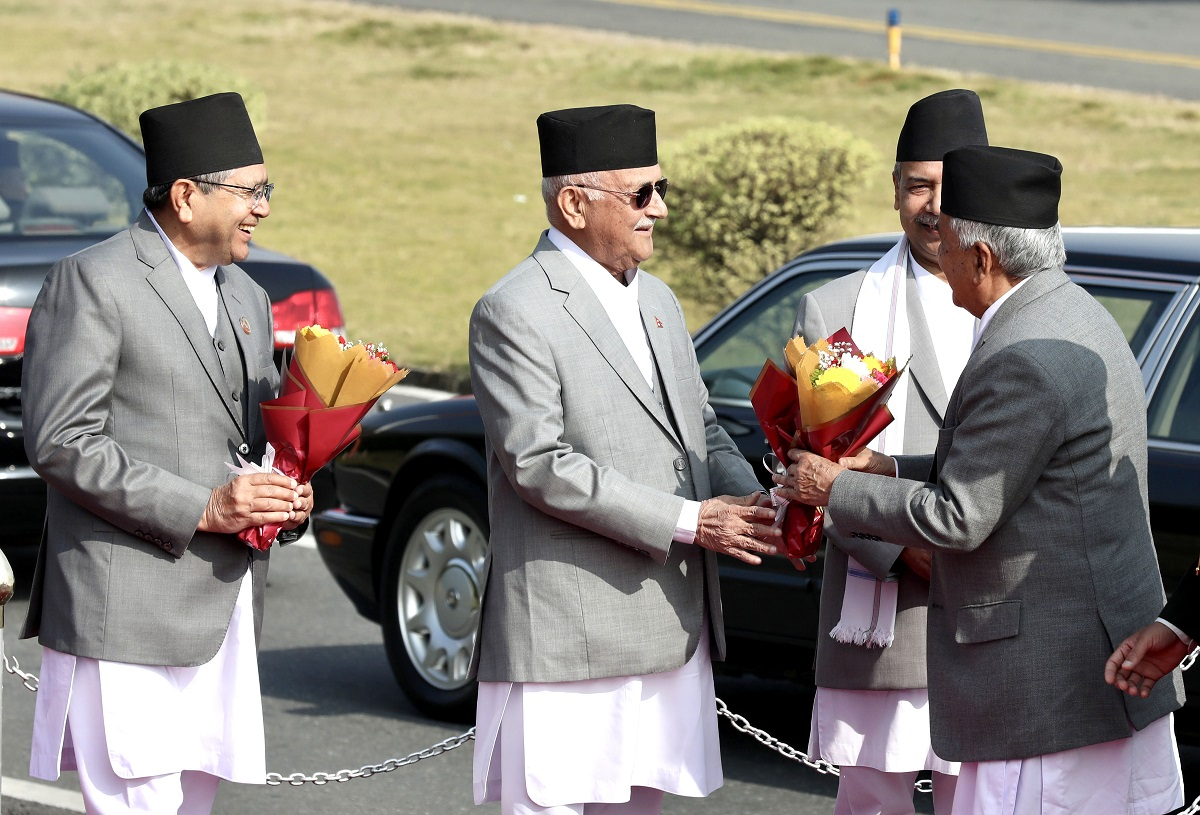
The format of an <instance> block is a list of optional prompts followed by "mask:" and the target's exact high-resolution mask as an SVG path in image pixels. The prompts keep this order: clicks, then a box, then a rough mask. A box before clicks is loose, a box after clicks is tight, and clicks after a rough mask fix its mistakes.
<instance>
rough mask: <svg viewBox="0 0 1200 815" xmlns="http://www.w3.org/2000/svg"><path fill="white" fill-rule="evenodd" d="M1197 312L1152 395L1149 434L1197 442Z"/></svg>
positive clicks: (1199, 326)
mask: <svg viewBox="0 0 1200 815" xmlns="http://www.w3.org/2000/svg"><path fill="white" fill-rule="evenodd" d="M1198 355H1200V316H1198V315H1197V314H1193V315H1192V320H1191V323H1190V324H1189V325H1188V327H1187V329H1186V330H1185V331H1184V333H1183V336H1181V337H1180V339H1179V343H1178V344H1177V345H1176V346H1175V349H1174V351H1172V352H1171V358H1170V360H1169V361H1168V362H1167V366H1166V368H1165V369H1164V370H1163V375H1162V378H1161V379H1160V380H1159V383H1158V387H1157V388H1155V390H1154V397H1153V399H1152V400H1151V402H1150V411H1149V413H1148V414H1147V423H1148V430H1149V435H1150V438H1152V439H1168V440H1170V441H1179V442H1191V443H1195V444H1200V365H1198V364H1197V356H1198Z"/></svg>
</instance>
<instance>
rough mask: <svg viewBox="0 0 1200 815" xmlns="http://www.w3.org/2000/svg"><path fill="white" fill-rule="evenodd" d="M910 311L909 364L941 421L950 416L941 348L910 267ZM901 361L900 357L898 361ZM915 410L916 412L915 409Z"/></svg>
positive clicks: (908, 298) (910, 369)
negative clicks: (910, 355)
mask: <svg viewBox="0 0 1200 815" xmlns="http://www.w3.org/2000/svg"><path fill="white" fill-rule="evenodd" d="M905 285H906V287H907V290H906V292H905V297H904V300H905V303H906V304H907V305H906V310H907V312H908V338H909V339H908V341H909V351H910V352H911V353H912V360H911V361H910V362H909V363H908V374H909V376H911V377H912V379H913V384H914V385H915V386H916V387H917V388H919V389H920V391H921V393H923V394H924V395H925V398H926V399H928V400H929V404H931V405H933V408H934V410H936V411H937V416H938V420H939V421H940V420H941V419H942V417H944V416H945V415H946V402H947V395H946V386H945V384H944V383H943V381H942V372H941V369H940V367H939V365H938V359H937V349H936V348H935V347H934V345H933V338H932V337H931V336H930V335H929V323H928V322H927V321H926V320H925V309H923V308H921V294H920V292H919V291H918V290H917V279H916V277H914V276H913V273H912V269H911V268H910V269H909V270H908V280H907V281H906V283H905ZM897 361H898V362H899V360H897ZM914 413H915V412H914Z"/></svg>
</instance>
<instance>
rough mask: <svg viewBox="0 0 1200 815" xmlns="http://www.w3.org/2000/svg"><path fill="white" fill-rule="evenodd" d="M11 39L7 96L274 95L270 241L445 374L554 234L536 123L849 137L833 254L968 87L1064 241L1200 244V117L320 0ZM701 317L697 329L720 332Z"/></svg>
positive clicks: (102, 4)
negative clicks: (906, 146) (947, 97)
mask: <svg viewBox="0 0 1200 815" xmlns="http://www.w3.org/2000/svg"><path fill="white" fill-rule="evenodd" d="M0 20H3V25H2V26H0V87H7V88H13V89H17V90H23V91H28V92H34V93H38V92H45V91H46V90H47V89H49V88H52V87H54V86H56V85H59V84H61V83H62V82H63V81H65V80H66V79H67V77H68V75H69V73H70V72H71V71H72V70H73V69H75V70H82V71H87V70H94V69H95V68H98V67H100V66H104V65H108V64H111V63H114V62H118V61H132V60H142V59H144V60H147V61H150V60H178V59H187V60H190V61H211V62H213V63H214V64H217V65H220V66H221V67H223V68H224V69H226V70H229V71H233V72H235V73H236V74H237V75H239V76H241V77H243V78H245V79H247V80H249V81H251V82H253V83H255V84H256V85H258V86H259V87H261V88H262V90H263V91H265V93H266V95H267V100H268V104H267V111H268V112H267V117H266V121H265V122H259V123H258V124H259V131H260V137H261V140H262V142H263V148H264V152H265V153H266V156H267V164H268V167H269V170H270V174H271V179H272V181H274V182H276V183H277V184H278V189H277V190H276V194H275V198H274V199H273V201H272V215H271V218H270V219H269V220H268V221H266V222H265V223H264V225H263V227H262V228H261V229H260V230H259V232H258V233H257V235H258V237H259V239H260V240H261V241H262V243H263V244H264V245H266V246H270V247H272V248H275V249H279V250H282V251H285V252H288V253H290V254H293V255H296V256H298V257H302V258H304V259H306V260H308V261H311V262H313V263H315V264H316V265H317V266H319V267H320V268H321V269H322V270H323V271H324V272H325V273H326V274H327V275H329V277H330V278H332V279H333V281H334V282H335V284H336V285H337V287H338V291H339V294H340V295H341V298H342V303H343V307H344V309H345V313H346V318H347V323H348V328H349V331H350V333H351V335H352V336H354V337H361V338H363V339H368V340H375V339H381V340H383V341H385V342H386V343H387V344H388V346H389V348H391V350H392V351H393V353H394V354H395V355H396V356H397V357H398V358H399V359H401V360H403V361H405V362H406V363H407V364H409V365H412V366H416V367H419V368H425V369H457V370H461V368H462V367H463V366H464V365H465V362H466V336H467V320H468V316H469V314H470V310H471V306H472V305H473V304H474V302H475V300H476V299H477V298H478V297H479V295H480V294H481V293H482V292H483V291H484V290H485V289H486V288H487V286H488V285H489V284H490V283H491V282H492V281H494V280H495V279H496V278H497V277H499V276H500V275H501V274H503V273H504V272H505V271H506V270H507V269H509V268H510V267H511V266H513V265H514V264H515V263H516V262H517V261H519V260H520V259H521V258H522V257H524V256H525V255H526V254H528V252H529V250H530V249H531V248H532V247H533V245H534V242H535V240H536V237H537V234H538V232H539V231H540V230H541V229H542V228H543V226H544V213H543V210H542V205H541V200H540V193H539V183H540V178H539V175H540V173H539V164H538V147H537V133H536V129H535V126H534V120H535V119H536V117H537V115H538V114H539V113H541V112H542V111H545V110H551V109H554V108H560V107H570V106H577V105H589V104H607V103H613V102H633V103H636V104H640V105H643V106H645V107H649V108H653V109H654V110H655V111H657V114H658V127H659V139H660V142H662V143H666V142H670V141H672V140H677V139H681V138H683V137H684V136H685V135H687V134H688V133H690V132H692V131H694V130H696V129H700V128H708V127H712V126H715V125H718V124H722V123H725V122H729V121H733V120H737V119H741V118H746V117H757V116H763V115H783V116H794V117H799V118H807V119H815V120H823V121H827V122H830V123H832V124H835V125H839V126H841V127H844V128H847V129H849V130H850V131H852V132H854V133H855V134H856V135H858V136H861V137H862V138H864V139H866V140H867V141H869V142H870V143H871V144H872V145H873V146H874V147H875V148H876V149H877V150H878V151H879V154H880V165H879V167H878V168H875V169H874V170H873V171H872V172H871V174H870V178H869V180H868V182H867V184H866V185H864V187H863V188H862V189H861V190H860V191H859V193H858V195H857V197H856V202H855V205H854V206H853V207H852V210H851V212H852V214H851V216H850V217H847V218H846V219H844V220H843V221H841V222H838V223H836V224H834V225H833V227H832V229H831V231H830V233H829V234H828V236H827V237H829V238H835V237H844V236H849V235H854V234H860V233H864V232H878V231H885V230H892V229H895V228H897V221H896V216H895V213H894V212H893V211H892V207H891V204H892V192H891V182H890V174H889V173H890V159H891V157H892V155H893V154H894V144H895V138H896V134H897V132H898V131H899V128H900V125H901V123H902V122H903V119H904V114H905V112H906V111H907V108H908V106H909V105H910V104H911V103H912V102H913V101H915V100H916V99H918V98H920V97H921V96H924V95H926V94H928V93H932V92H934V91H937V90H941V89H944V88H948V87H962V86H966V87H972V88H974V89H976V90H977V91H978V92H979V93H980V96H981V97H982V98H983V101H984V108H985V112H986V114H987V117H988V127H989V131H990V133H991V137H992V142H993V143H994V144H1003V145H1008V146H1013V147H1022V148H1026V149H1032V150H1039V151H1043V152H1048V153H1053V154H1055V155H1057V156H1059V157H1060V158H1061V159H1062V161H1063V164H1064V166H1065V168H1066V171H1065V173H1064V177H1063V187H1064V193H1063V204H1062V217H1063V222H1064V223H1066V224H1130V225H1196V224H1197V221H1198V218H1197V215H1198V212H1200V206H1198V204H1197V197H1196V190H1197V189H1200V150H1197V148H1196V145H1197V144H1200V105H1197V104H1195V103H1188V102H1179V101H1171V100H1166V99H1159V98H1149V97H1141V96H1135V95H1130V94H1119V93H1112V92H1101V91H1092V90H1083V89H1078V88H1068V87H1058V86H1049V85H1035V84H1030V83H1021V82H1015V81H1008V80H1000V79H993V78H986V77H978V76H963V75H958V74H951V73H935V72H929V71H921V72H914V71H902V72H898V73H894V72H891V71H889V70H887V68H886V67H884V66H883V65H881V64H880V63H869V62H853V61H848V60H838V59H831V58H829V57H808V58H806V57H798V56H785V55H773V54H764V53H761V52H751V51H739V50H734V49H718V48H707V47H706V48H700V47H692V46H687V45H681V44H672V43H665V42H659V41H650V40H645V39H638V38H634V37H628V36H619V35H610V34H600V33H590V32H581V31H573V30H568V29H563V28H554V27H550V26H524V25H511V24H495V23H491V22H487V21H483V20H472V19H470V18H463V17H454V16H447V15H438V14H433V13H413V12H403V11H395V10H390V9H384V8H376V7H370V6H358V5H353V4H342V3H332V2H307V1H306V0H276V2H272V3H271V4H270V5H269V6H268V7H266V8H260V9H258V10H254V11H247V10H246V9H245V7H244V4H234V3H230V2H228V1H227V0H213V2H208V3H204V4H202V5H200V6H194V5H193V6H190V7H188V6H185V5H182V4H174V3H163V2H159V1H158V0H120V1H119V2H118V0H88V1H87V2H84V0H24V1H23V2H20V3H17V2H14V1H13V0H0ZM882 56H883V54H882V36H881V58H882ZM664 172H665V174H666V175H667V176H668V177H669V176H670V174H671V168H670V167H664ZM647 268H648V269H650V270H651V271H654V268H655V267H654V261H653V259H652V260H651V261H650V262H649V263H648V264H647ZM685 307H687V308H688V313H689V320H690V322H691V323H692V325H693V327H697V326H699V325H700V324H701V323H702V322H703V320H704V319H705V318H706V317H707V316H709V315H708V314H707V313H705V312H704V311H703V310H701V309H699V308H698V307H695V306H694V305H693V304H688V303H685Z"/></svg>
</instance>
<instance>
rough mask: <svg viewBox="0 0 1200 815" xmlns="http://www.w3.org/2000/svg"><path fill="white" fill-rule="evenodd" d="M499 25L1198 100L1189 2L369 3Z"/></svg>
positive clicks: (1197, 25) (1198, 53)
mask: <svg viewBox="0 0 1200 815" xmlns="http://www.w3.org/2000/svg"><path fill="white" fill-rule="evenodd" d="M365 1H366V2H373V3H376V4H378V5H388V6H396V7H402V8H410V9H432V10H440V11H449V12H462V13H468V14H474V15H478V16H482V17H489V18H493V19H500V20H511V21H517V22H526V23H554V24H558V25H567V26H575V27H580V28H592V29H599V30H608V31H619V32H625V33H630V34H641V35H647V36H654V37H662V38H665V39H674V40H684V41H688V42H697V43H712V44H723V45H735V46H746V47H750V48H762V49H767V50H773V51H794V52H801V53H808V54H828V55H833V56H845V57H856V58H863V59H874V60H879V61H881V62H886V60H887V56H888V52H887V39H886V34H885V31H886V20H887V14H888V11H889V10H890V9H897V10H898V11H899V12H900V22H901V32H902V40H901V42H902V48H901V62H902V64H904V65H905V66H909V67H917V66H920V67H930V68H943V69H949V70H954V71H964V72H976V73H983V74H992V75H996V76H1007V77H1014V78H1018V79H1026V80H1034V81H1043V82H1056V83H1066V84H1077V85H1087V86H1094V87H1103V88H1113V89H1118V90H1126V91H1133V92H1137V93H1150V94H1161V95H1164V96H1170V97H1176V98H1180V99H1200V38H1198V37H1197V36H1196V32H1198V31H1200V3H1196V2H1188V0H1124V1H1122V0H1003V2H998V1H997V0H921V2H911V0H910V2H902V0H804V2H798V0H503V2H499V0H365Z"/></svg>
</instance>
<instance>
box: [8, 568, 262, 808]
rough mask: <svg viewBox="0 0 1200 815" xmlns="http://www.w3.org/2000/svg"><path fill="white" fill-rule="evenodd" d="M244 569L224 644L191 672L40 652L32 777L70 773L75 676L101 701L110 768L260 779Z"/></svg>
mask: <svg viewBox="0 0 1200 815" xmlns="http://www.w3.org/2000/svg"><path fill="white" fill-rule="evenodd" d="M251 586H252V580H251V578H250V573H249V571H248V570H247V572H246V576H245V577H244V578H242V584H241V590H240V591H239V592H238V599H237V603H236V604H235V605H234V609H233V616H232V618H231V619H230V622H229V630H228V631H227V632H226V634H225V641H224V642H223V643H222V644H221V648H220V650H218V651H217V654H216V656H214V657H213V658H212V659H211V660H209V661H208V662H206V663H205V664H203V665H200V666H198V667H195V668H171V667H161V666H155V665H131V664H127V663H123V662H108V661H105V660H95V659H88V658H86V657H75V656H73V655H71V654H64V653H61V652H59V651H54V650H52V649H49V648H43V649H42V668H41V682H40V684H39V686H38V694H37V705H36V708H35V711H34V718H33V745H32V749H31V752H30V757H29V774H30V775H31V776H32V777H34V778H41V779H45V780H47V781H54V780H57V779H58V776H59V773H60V771H61V770H64V769H65V770H74V769H76V765H75V754H74V750H73V748H72V746H71V741H70V731H69V730H68V728H67V710H68V708H69V706H70V704H71V697H72V693H73V691H75V690H76V689H77V688H78V687H79V683H80V682H91V683H93V686H92V690H91V695H93V696H94V697H95V698H99V699H100V700H101V707H102V715H103V719H104V733H105V741H106V742H107V744H108V750H109V755H110V758H111V760H112V769H113V772H114V773H116V774H117V775H118V776H120V777H121V778H145V777H148V776H156V775H165V774H168V773H177V772H181V771H183V770H197V771H200V772H205V773H209V774H210V775H214V776H217V777H219V778H224V779H227V780H229V781H237V782H241V783H244V784H262V783H264V782H265V781H266V747H265V745H266V739H265V736H264V732H263V716H262V698H261V696H260V692H259V681H258V654H257V651H256V648H255V641H254V608H253V599H252V588H251Z"/></svg>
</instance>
